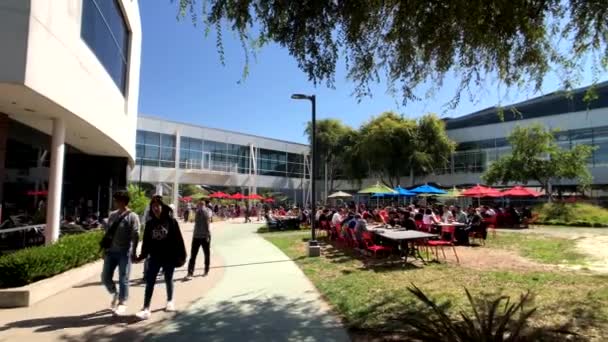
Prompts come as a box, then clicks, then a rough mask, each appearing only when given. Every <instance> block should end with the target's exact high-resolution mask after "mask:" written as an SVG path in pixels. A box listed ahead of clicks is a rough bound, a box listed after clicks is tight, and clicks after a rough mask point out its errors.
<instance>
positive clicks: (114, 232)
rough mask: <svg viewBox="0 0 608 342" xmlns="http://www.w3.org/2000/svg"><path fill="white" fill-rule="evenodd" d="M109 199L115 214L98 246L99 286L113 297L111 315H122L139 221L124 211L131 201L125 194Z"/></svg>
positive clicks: (111, 217)
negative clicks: (101, 253) (100, 262)
mask: <svg viewBox="0 0 608 342" xmlns="http://www.w3.org/2000/svg"><path fill="white" fill-rule="evenodd" d="M112 198H113V200H114V207H115V208H116V210H115V211H113V212H111V213H110V216H109V217H108V220H107V223H106V224H105V227H104V228H105V234H104V237H103V239H102V241H101V243H100V247H101V249H102V250H103V251H104V260H103V271H102V273H101V282H102V284H104V286H105V287H106V289H107V290H108V292H110V294H111V295H112V303H111V310H112V312H113V313H114V314H116V315H124V314H125V313H126V311H127V304H126V302H127V299H128V297H129V273H130V270H131V262H132V261H134V260H135V253H136V251H137V243H138V242H139V217H138V216H137V214H136V213H134V212H132V211H131V210H130V209H129V208H128V207H127V206H128V205H129V200H130V197H129V193H128V192H127V191H118V192H116V193H114V195H113V196H112ZM116 268H118V291H117V290H116V283H115V282H114V279H113V278H114V272H115V271H116Z"/></svg>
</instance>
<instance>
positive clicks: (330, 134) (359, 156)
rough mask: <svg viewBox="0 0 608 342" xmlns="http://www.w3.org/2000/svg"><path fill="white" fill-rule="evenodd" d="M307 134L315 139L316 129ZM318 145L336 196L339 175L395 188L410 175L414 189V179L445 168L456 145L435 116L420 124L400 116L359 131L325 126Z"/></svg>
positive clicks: (385, 116)
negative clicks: (336, 183)
mask: <svg viewBox="0 0 608 342" xmlns="http://www.w3.org/2000/svg"><path fill="white" fill-rule="evenodd" d="M306 133H307V134H308V135H309V137H310V133H311V130H310V125H309V127H308V129H307V130H306ZM317 139H318V142H317V151H318V152H317V153H319V160H320V161H325V162H326V163H328V169H329V168H330V167H331V169H332V172H329V177H328V178H329V181H330V190H333V181H334V179H335V177H336V176H337V175H338V173H339V174H340V175H341V176H342V177H343V178H346V179H349V180H353V181H361V180H362V179H363V178H365V177H368V176H371V177H376V178H378V179H380V180H382V182H384V183H385V184H387V185H389V186H391V187H395V186H397V185H399V184H400V183H401V182H400V180H401V178H402V177H404V176H407V175H409V176H411V177H412V183H414V175H427V174H430V173H432V172H434V171H435V170H436V169H437V168H441V167H445V166H446V165H447V164H448V162H449V159H450V155H451V153H452V152H454V149H455V145H456V144H455V143H454V142H453V141H451V140H450V139H449V138H448V136H447V134H446V131H445V123H444V122H443V121H442V120H441V119H439V117H437V116H436V115H435V114H427V115H425V116H423V117H421V118H420V119H418V120H414V119H408V118H404V117H403V116H400V115H397V114H395V113H394V112H384V113H382V114H380V115H379V116H377V117H373V118H371V119H370V120H369V121H368V122H366V123H364V124H363V125H362V126H361V127H360V128H359V129H358V130H354V129H352V128H350V127H347V126H345V125H343V124H342V123H341V122H340V121H338V120H336V119H326V120H319V121H318V122H317ZM330 164H331V166H330ZM321 167H322V165H321ZM319 170H320V169H319ZM319 175H320V174H319Z"/></svg>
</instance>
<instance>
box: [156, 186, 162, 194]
mask: <svg viewBox="0 0 608 342" xmlns="http://www.w3.org/2000/svg"><path fill="white" fill-rule="evenodd" d="M156 195H160V196H162V195H163V183H156Z"/></svg>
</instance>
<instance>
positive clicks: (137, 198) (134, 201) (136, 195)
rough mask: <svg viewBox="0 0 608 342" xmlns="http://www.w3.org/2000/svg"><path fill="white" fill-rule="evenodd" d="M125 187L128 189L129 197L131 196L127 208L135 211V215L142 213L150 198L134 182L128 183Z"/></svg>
mask: <svg viewBox="0 0 608 342" xmlns="http://www.w3.org/2000/svg"><path fill="white" fill-rule="evenodd" d="M127 189H128V191H129V197H131V200H130V201H129V208H130V209H131V210H132V211H133V212H135V213H137V215H139V216H141V215H143V214H144V211H145V210H146V206H148V203H150V199H149V198H148V197H147V196H146V193H145V192H144V191H143V190H141V189H140V188H139V187H138V186H137V185H135V184H129V187H128V188H127Z"/></svg>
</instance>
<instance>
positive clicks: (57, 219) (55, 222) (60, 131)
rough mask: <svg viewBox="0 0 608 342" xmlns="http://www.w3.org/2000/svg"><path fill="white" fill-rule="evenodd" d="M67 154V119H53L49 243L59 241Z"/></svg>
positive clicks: (48, 213)
mask: <svg viewBox="0 0 608 342" xmlns="http://www.w3.org/2000/svg"><path fill="white" fill-rule="evenodd" d="M64 156H65V121H63V119H60V118H56V119H53V137H52V141H51V167H50V170H49V194H48V203H47V209H46V228H45V230H44V237H45V241H46V244H47V245H50V244H52V243H54V242H55V241H57V239H58V238H59V228H60V225H61V193H62V190H63V189H62V188H63V160H64Z"/></svg>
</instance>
